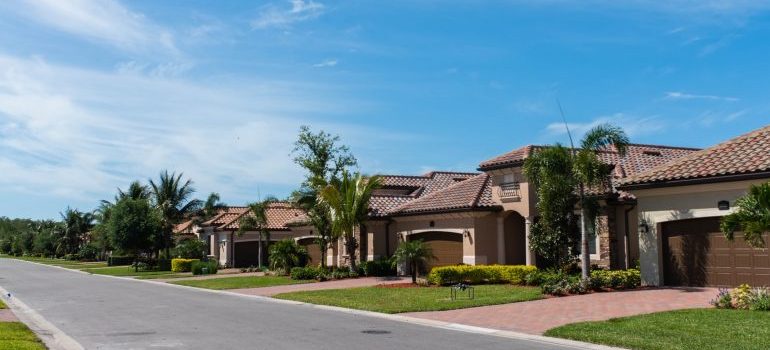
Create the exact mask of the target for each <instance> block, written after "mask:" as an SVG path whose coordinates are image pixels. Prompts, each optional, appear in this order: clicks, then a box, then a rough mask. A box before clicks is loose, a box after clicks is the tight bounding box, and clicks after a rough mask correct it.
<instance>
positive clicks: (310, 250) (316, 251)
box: [297, 238, 321, 266]
mask: <svg viewBox="0 0 770 350" xmlns="http://www.w3.org/2000/svg"><path fill="white" fill-rule="evenodd" d="M297 243H298V244H299V245H301V246H303V247H305V249H307V254H308V256H309V257H310V261H309V262H308V266H317V265H319V264H320V263H321V248H320V246H319V245H318V243H316V242H315V238H305V239H300V240H299V241H298V242H297Z"/></svg>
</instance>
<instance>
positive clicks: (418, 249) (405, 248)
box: [392, 239, 436, 283]
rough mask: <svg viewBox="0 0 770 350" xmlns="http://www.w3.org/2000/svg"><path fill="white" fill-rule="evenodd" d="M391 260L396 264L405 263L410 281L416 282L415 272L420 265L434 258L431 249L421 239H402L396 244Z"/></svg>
mask: <svg viewBox="0 0 770 350" xmlns="http://www.w3.org/2000/svg"><path fill="white" fill-rule="evenodd" d="M392 259H393V262H394V263H396V264H406V265H408V266H409V270H410V271H411V273H412V283H417V272H418V271H419V268H420V267H421V266H424V264H425V263H427V262H428V260H433V259H436V257H435V256H434V255H433V250H432V249H431V248H430V246H429V245H427V244H426V243H425V242H423V241H422V240H421V239H417V240H414V241H404V242H401V243H400V244H399V245H398V248H396V251H395V252H394V253H393V257H392Z"/></svg>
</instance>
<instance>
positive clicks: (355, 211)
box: [319, 171, 380, 271]
mask: <svg viewBox="0 0 770 350" xmlns="http://www.w3.org/2000/svg"><path fill="white" fill-rule="evenodd" d="M378 187H380V178H379V177H378V176H372V177H366V176H362V175H361V174H360V173H356V174H355V175H353V176H351V175H350V174H349V173H348V172H347V171H343V172H342V179H341V181H340V182H339V184H338V185H336V186H335V185H330V186H327V187H326V188H324V189H323V190H322V191H321V193H320V197H319V198H320V201H321V203H325V205H327V206H328V207H329V213H330V214H331V215H330V217H331V224H332V230H333V232H334V233H335V235H336V236H337V237H342V238H343V239H344V241H345V248H346V250H347V251H348V255H349V258H350V269H351V271H355V269H356V248H357V246H358V242H357V240H356V235H355V233H356V228H360V227H361V224H362V223H363V222H364V220H366V218H367V216H368V214H369V200H370V199H371V197H372V193H373V192H374V190H375V189H377V188H378Z"/></svg>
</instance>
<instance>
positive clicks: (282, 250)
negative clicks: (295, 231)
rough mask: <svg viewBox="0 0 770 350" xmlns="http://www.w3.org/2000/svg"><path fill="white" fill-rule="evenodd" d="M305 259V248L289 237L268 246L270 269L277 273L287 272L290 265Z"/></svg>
mask: <svg viewBox="0 0 770 350" xmlns="http://www.w3.org/2000/svg"><path fill="white" fill-rule="evenodd" d="M307 259H308V253H307V250H306V249H305V248H304V247H302V246H300V245H299V244H297V242H295V241H294V240H293V239H291V238H289V239H284V240H282V241H278V242H275V244H273V245H272V246H270V256H269V260H270V269H271V270H273V271H277V272H278V273H281V274H287V273H289V271H290V270H291V268H292V267H295V266H300V264H302V263H303V262H306V261H307Z"/></svg>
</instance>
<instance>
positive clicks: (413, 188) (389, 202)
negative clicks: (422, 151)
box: [369, 171, 479, 217]
mask: <svg viewBox="0 0 770 350" xmlns="http://www.w3.org/2000/svg"><path fill="white" fill-rule="evenodd" d="M477 175H479V173H467V172H453V171H432V172H429V173H426V174H423V175H419V176H407V175H381V178H382V182H383V184H382V188H380V189H378V190H377V191H376V192H375V194H374V195H373V196H372V199H371V201H370V204H369V206H370V210H371V211H370V215H371V216H373V217H383V216H387V215H389V214H391V213H392V212H393V210H394V209H396V208H397V207H399V206H401V205H403V204H405V203H407V202H409V201H413V200H415V199H418V198H423V197H425V196H427V195H430V194H432V193H434V192H437V191H440V190H442V189H444V188H447V187H449V186H451V185H454V184H456V183H458V182H461V181H464V180H468V179H470V178H473V177H474V176H477ZM395 189H405V191H402V193H398V191H395Z"/></svg>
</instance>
